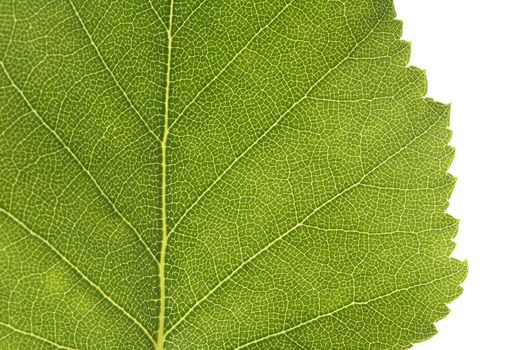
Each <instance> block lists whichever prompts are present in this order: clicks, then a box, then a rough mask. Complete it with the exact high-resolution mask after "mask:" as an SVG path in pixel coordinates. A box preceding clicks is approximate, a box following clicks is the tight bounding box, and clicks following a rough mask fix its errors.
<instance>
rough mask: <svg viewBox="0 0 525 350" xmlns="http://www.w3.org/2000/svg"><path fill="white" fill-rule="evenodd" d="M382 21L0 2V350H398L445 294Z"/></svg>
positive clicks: (351, 13)
mask: <svg viewBox="0 0 525 350" xmlns="http://www.w3.org/2000/svg"><path fill="white" fill-rule="evenodd" d="M400 36H401V23H400V21H399V20H397V19H396V18H395V12H394V8H393V4H392V1H391V0H337V1H335V0H327V1H308V0H295V1H294V0H271V1H270V0H261V1H246V0H228V1H226V0H224V1H223V0H179V1H174V0H171V2H170V1H169V0H162V1H161V0H148V1H138V0H130V1H107V0H89V1H87V0H46V1H35V0H16V1H8V0H0V164H1V166H0V247H1V250H0V279H1V281H2V283H1V284H0V311H1V312H0V348H1V349H24V350H25V349H79V350H80V349H82V350H84V349H86V350H87V349H156V350H161V349H166V350H167V349H407V348H409V347H410V346H411V345H412V344H414V343H416V342H420V341H423V340H425V339H427V338H429V337H430V336H432V335H433V334H434V333H435V332H436V330H435V328H434V326H433V324H434V322H435V321H437V320H439V319H440V318H442V317H444V316H445V315H446V314H447V313H448V309H447V307H446V304H447V303H449V302H450V301H452V300H453V299H454V298H456V297H457V296H458V295H459V294H460V293H461V287H460V283H461V282H462V281H463V279H464V277H465V275H466V264H465V263H463V262H459V261H457V260H455V259H453V258H451V257H450V254H451V252H452V250H453V247H454V243H453V242H452V239H453V237H454V235H455V234H456V230H457V221H456V220H455V219H454V218H452V217H451V216H449V215H447V214H446V213H445V212H446V208H447V205H448V199H449V196H450V194H451V191H452V189H453V186H454V182H455V179H454V178H453V177H452V176H450V175H448V174H447V169H448V167H449V165H450V162H451V161H452V158H453V153H454V152H453V149H452V148H451V147H450V146H448V143H449V140H450V131H449V130H448V123H449V106H448V105H444V104H441V103H438V102H435V101H433V100H432V99H429V98H427V97H425V95H426V79H425V74H424V72H423V71H421V70H420V69H417V68H414V67H410V66H408V61H409V52H410V48H409V44H408V43H406V42H404V41H402V40H401V39H400Z"/></svg>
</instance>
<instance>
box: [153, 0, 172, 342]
mask: <svg viewBox="0 0 525 350" xmlns="http://www.w3.org/2000/svg"><path fill="white" fill-rule="evenodd" d="M172 26H173V0H171V1H170V15H169V25H168V30H167V38H168V53H167V55H168V57H167V62H166V90H165V92H164V131H163V135H162V142H161V149H162V243H161V249H160V261H159V289H160V295H159V327H158V330H157V343H156V350H163V349H164V338H165V329H164V327H165V322H166V267H165V265H166V250H167V246H168V217H167V195H166V192H167V190H166V188H167V143H168V134H169V102H170V87H171V79H170V78H171V50H172V35H171V31H172Z"/></svg>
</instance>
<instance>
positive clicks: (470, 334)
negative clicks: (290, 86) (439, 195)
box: [395, 0, 525, 350]
mask: <svg viewBox="0 0 525 350" xmlns="http://www.w3.org/2000/svg"><path fill="white" fill-rule="evenodd" d="M395 4H396V8H397V14H398V17H399V18H400V19H402V20H403V22H404V34H403V38H404V39H405V40H408V41H411V42H412V58H411V64H412V65H415V66H418V67H420V68H424V69H426V70H427V77H428V85H429V89H428V95H429V96H430V97H433V98H435V99H437V100H439V101H442V102H452V117H451V118H452V120H451V128H452V129H453V131H454V137H453V141H452V144H453V145H454V146H455V147H456V158H455V161H454V164H453V166H452V168H451V169H450V172H451V173H452V174H453V175H456V176H458V177H459V179H458V183H457V185H456V190H455V191H454V194H453V196H452V200H451V205H450V209H449V212H450V213H451V214H453V215H454V216H456V217H458V218H460V219H461V224H460V230H459V234H458V237H457V238H456V240H455V241H456V242H457V248H456V250H455V252H454V256H455V257H457V258H459V259H461V260H463V259H467V260H468V262H469V275H468V277H467V280H466V281H465V283H464V284H463V287H464V288H465V291H464V293H463V295H462V296H461V297H460V298H459V299H458V300H456V301H455V302H453V303H452V304H451V305H450V308H451V310H452V311H451V313H450V315H449V316H447V317H446V318H445V319H444V320H442V321H440V322H439V323H437V328H438V331H439V333H438V334H437V335H436V336H435V337H433V338H432V339H431V340H429V341H427V342H424V343H421V344H418V345H416V346H415V347H414V349H415V350H416V349H417V350H436V349H439V350H471V349H472V350H485V349H490V350H493V349H494V350H507V349H509V350H514V349H517V350H523V349H525V282H524V281H525V228H524V227H525V225H524V222H523V218H524V217H525V205H524V204H523V203H524V200H525V186H524V183H525V165H524V164H525V17H524V16H525V1H523V0H395Z"/></svg>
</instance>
